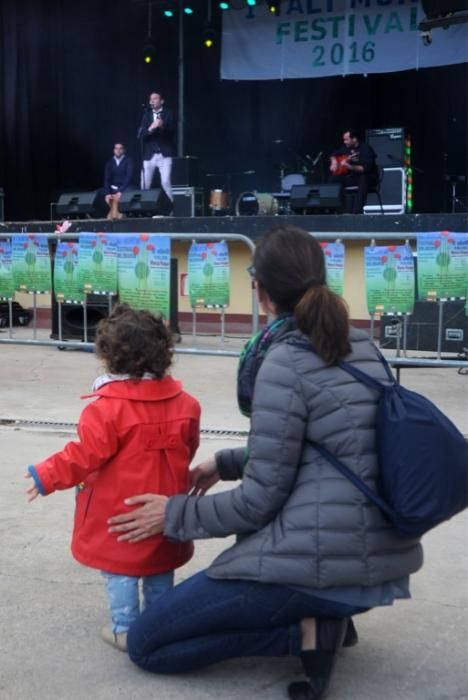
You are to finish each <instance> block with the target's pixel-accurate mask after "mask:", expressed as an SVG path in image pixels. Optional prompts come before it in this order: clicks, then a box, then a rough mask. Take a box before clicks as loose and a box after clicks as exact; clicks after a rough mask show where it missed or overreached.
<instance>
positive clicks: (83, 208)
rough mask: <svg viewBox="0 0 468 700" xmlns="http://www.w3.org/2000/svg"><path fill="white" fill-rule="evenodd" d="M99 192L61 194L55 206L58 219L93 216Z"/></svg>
mask: <svg viewBox="0 0 468 700" xmlns="http://www.w3.org/2000/svg"><path fill="white" fill-rule="evenodd" d="M98 195H99V190H96V191H94V192H67V193H64V194H61V195H60V197H59V200H58V202H57V204H56V205H55V213H56V215H57V217H58V218H60V219H62V218H69V217H72V216H77V217H80V216H83V215H85V216H91V215H92V214H93V213H94V210H95V207H96V200H97V198H98Z"/></svg>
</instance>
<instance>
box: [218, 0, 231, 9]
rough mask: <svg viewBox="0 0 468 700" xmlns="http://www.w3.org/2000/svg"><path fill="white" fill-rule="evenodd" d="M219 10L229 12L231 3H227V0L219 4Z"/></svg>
mask: <svg viewBox="0 0 468 700" xmlns="http://www.w3.org/2000/svg"><path fill="white" fill-rule="evenodd" d="M219 9H220V10H229V3H228V2H225V0H223V1H222V2H220V3H219Z"/></svg>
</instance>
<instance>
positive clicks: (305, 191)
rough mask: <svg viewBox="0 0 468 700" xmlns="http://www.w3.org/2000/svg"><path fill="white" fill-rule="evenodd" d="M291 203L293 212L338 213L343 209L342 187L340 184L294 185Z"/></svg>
mask: <svg viewBox="0 0 468 700" xmlns="http://www.w3.org/2000/svg"><path fill="white" fill-rule="evenodd" d="M289 203H290V207H291V209H292V210H293V211H301V210H306V211H308V212H319V213H325V212H328V213H331V212H337V211H340V210H341V208H342V187H341V185H340V184H339V183H338V184H334V183H333V184H328V185H293V186H292V188H291V198H290V200H289Z"/></svg>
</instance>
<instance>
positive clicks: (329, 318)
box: [294, 284, 351, 365]
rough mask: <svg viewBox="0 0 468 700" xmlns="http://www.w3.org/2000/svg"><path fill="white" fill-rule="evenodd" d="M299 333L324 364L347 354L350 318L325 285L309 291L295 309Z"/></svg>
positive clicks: (311, 288)
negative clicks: (308, 342)
mask: <svg viewBox="0 0 468 700" xmlns="http://www.w3.org/2000/svg"><path fill="white" fill-rule="evenodd" d="M294 315H295V317H296V322H297V326H298V328H299V330H301V331H302V333H304V334H305V335H307V336H308V337H309V338H310V341H311V343H312V345H313V346H314V349H315V351H316V352H317V353H318V355H320V357H321V358H322V359H323V360H325V362H327V364H330V365H332V364H335V363H336V362H339V361H340V360H342V359H343V358H344V357H346V355H347V354H348V353H349V352H350V350H351V346H350V343H349V315H348V307H347V306H346V303H345V301H344V300H343V299H342V298H341V297H340V296H338V294H335V292H332V291H331V289H329V288H328V287H327V286H326V285H323V284H321V285H316V286H313V287H310V288H309V289H308V290H307V291H306V292H305V294H304V295H303V297H302V298H301V300H300V301H299V302H298V304H297V305H296V307H295V309H294Z"/></svg>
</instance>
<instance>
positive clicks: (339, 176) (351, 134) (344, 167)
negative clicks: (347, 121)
mask: <svg viewBox="0 0 468 700" xmlns="http://www.w3.org/2000/svg"><path fill="white" fill-rule="evenodd" d="M375 161H376V155H375V151H374V150H373V149H372V148H371V147H370V146H368V145H367V143H361V141H360V140H359V136H358V134H357V133H356V132H355V131H352V130H351V129H348V130H347V131H345V132H344V133H343V146H342V147H341V148H339V149H338V150H336V151H334V152H333V153H332V154H331V156H330V172H331V176H330V178H329V182H335V183H336V182H338V183H340V184H342V185H343V187H344V188H345V187H357V190H353V191H352V192H349V193H348V192H346V191H345V193H344V194H345V196H344V211H345V213H347V214H362V210H363V207H364V205H365V203H366V199H367V193H368V191H369V189H370V188H372V187H373V186H375V185H376V184H377V182H378V177H379V173H378V169H377V165H376V162H375Z"/></svg>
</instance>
